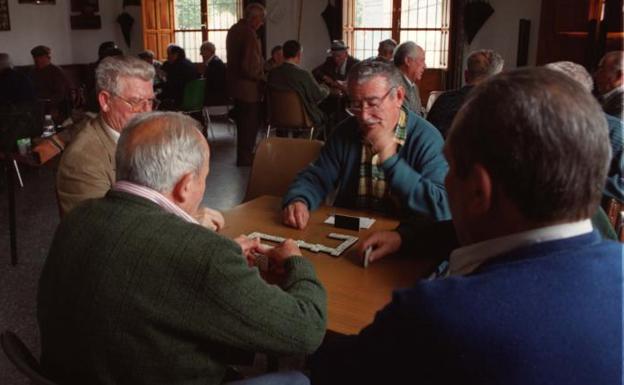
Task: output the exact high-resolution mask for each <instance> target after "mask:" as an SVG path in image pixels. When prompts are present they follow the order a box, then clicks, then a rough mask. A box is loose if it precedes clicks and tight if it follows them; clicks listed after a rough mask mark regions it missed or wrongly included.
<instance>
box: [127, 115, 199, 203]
mask: <svg viewBox="0 0 624 385" xmlns="http://www.w3.org/2000/svg"><path fill="white" fill-rule="evenodd" d="M208 158H209V149H208V144H207V143H206V139H204V137H203V136H202V134H201V131H200V129H199V124H198V123H197V121H196V120H195V119H193V118H190V117H188V116H186V115H183V114H180V113H175V112H152V113H146V114H141V115H138V116H136V117H135V118H133V119H132V120H131V121H130V122H129V123H128V125H127V126H126V128H125V129H124V130H123V132H122V134H121V136H120V138H119V142H118V144H117V152H116V154H115V160H116V163H117V166H116V167H117V171H116V173H117V180H126V181H129V182H133V183H136V184H139V185H141V186H146V187H149V188H151V189H153V190H156V191H158V192H160V193H163V194H166V193H170V192H171V191H172V190H173V189H174V187H175V185H176V184H177V183H178V182H179V181H180V179H181V178H182V177H183V176H184V175H186V174H189V173H192V174H194V175H199V174H200V171H201V170H202V167H203V166H204V165H205V166H206V167H207V165H208Z"/></svg>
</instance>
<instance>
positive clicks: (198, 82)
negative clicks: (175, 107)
mask: <svg viewBox="0 0 624 385" xmlns="http://www.w3.org/2000/svg"><path fill="white" fill-rule="evenodd" d="M205 92H206V79H195V80H191V81H190V82H188V83H186V86H185V87H184V97H183V98H182V111H183V112H186V113H193V112H201V110H202V108H204V93H205Z"/></svg>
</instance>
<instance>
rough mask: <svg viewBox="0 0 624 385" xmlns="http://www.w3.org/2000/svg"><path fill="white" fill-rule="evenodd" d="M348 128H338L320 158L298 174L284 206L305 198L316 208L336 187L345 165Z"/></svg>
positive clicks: (310, 206)
mask: <svg viewBox="0 0 624 385" xmlns="http://www.w3.org/2000/svg"><path fill="white" fill-rule="evenodd" d="M343 129H344V130H343ZM347 130H348V128H347V127H342V126H339V127H338V128H336V130H335V133H334V134H333V135H332V136H331V137H330V138H329V140H328V141H327V142H326V143H325V145H324V146H323V148H322V149H321V152H320V154H319V157H318V159H317V160H316V161H314V162H313V163H312V164H311V165H309V166H308V167H306V168H305V169H303V171H301V172H300V173H299V174H297V176H296V177H295V180H294V181H293V182H292V183H291V185H290V186H289V187H288V191H287V192H286V195H284V198H283V199H282V206H287V205H288V204H290V203H291V202H292V201H294V200H303V201H305V202H306V203H307V205H308V208H309V209H310V210H316V209H317V208H318V207H319V205H320V204H321V202H322V201H323V200H324V199H325V197H326V196H327V194H329V193H330V192H331V191H333V190H334V189H335V188H336V185H337V183H338V180H339V177H340V174H341V170H342V168H343V167H344V165H343V164H342V163H343V162H341V153H343V152H344V147H345V146H347V145H348V143H347V141H346V139H345V131H347Z"/></svg>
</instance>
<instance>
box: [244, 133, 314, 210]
mask: <svg viewBox="0 0 624 385" xmlns="http://www.w3.org/2000/svg"><path fill="white" fill-rule="evenodd" d="M321 147H323V142H321V141H319V140H307V139H293V138H276V137H271V138H267V139H264V140H263V141H262V142H260V144H259V145H258V149H257V150H256V156H255V158H254V162H253V165H252V166H251V173H250V174H249V183H248V184H247V191H246V193H245V199H244V200H243V201H244V202H246V201H249V200H252V199H254V198H257V197H259V196H261V195H275V196H283V195H284V194H285V193H286V191H288V186H289V185H290V183H291V182H292V181H293V179H294V178H295V176H296V175H297V173H298V172H299V171H301V170H302V169H303V168H304V167H306V166H307V165H308V164H310V163H311V162H312V161H314V160H315V159H316V158H317V157H318V154H319V152H320V151H321Z"/></svg>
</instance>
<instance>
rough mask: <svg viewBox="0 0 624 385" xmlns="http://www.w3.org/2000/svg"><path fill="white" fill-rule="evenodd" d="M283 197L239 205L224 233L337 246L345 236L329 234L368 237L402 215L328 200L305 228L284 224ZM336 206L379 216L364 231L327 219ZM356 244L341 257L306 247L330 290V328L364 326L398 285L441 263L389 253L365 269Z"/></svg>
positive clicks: (346, 329) (353, 330) (352, 329)
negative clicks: (337, 235) (330, 203)
mask: <svg viewBox="0 0 624 385" xmlns="http://www.w3.org/2000/svg"><path fill="white" fill-rule="evenodd" d="M280 202H281V198H278V197H273V196H262V197H259V198H257V199H254V200H252V201H249V202H246V203H243V204H241V205H239V206H236V207H234V208H233V209H231V210H229V211H227V212H225V213H224V216H225V223H226V225H225V227H224V228H223V229H222V230H221V233H222V234H223V235H225V236H228V237H232V238H233V237H236V236H238V235H241V234H250V233H252V232H254V231H258V232H262V233H265V234H271V235H277V236H280V237H285V238H292V239H295V240H297V239H301V240H305V241H307V242H310V243H321V244H324V245H327V246H330V247H335V246H336V245H338V244H340V243H341V241H340V240H335V239H331V238H328V237H327V235H328V234H329V233H332V232H334V233H341V234H349V235H354V236H357V237H359V238H360V240H362V239H364V238H366V236H367V235H368V234H370V233H372V232H374V231H379V230H391V229H394V228H395V227H396V226H397V224H398V222H397V221H396V220H393V219H389V218H384V217H380V216H378V215H377V214H373V213H370V212H363V211H353V210H346V209H340V208H331V207H326V206H324V207H321V208H319V209H318V210H316V211H314V212H313V213H312V215H311V218H310V222H309V223H308V226H307V227H306V229H305V230H297V229H293V228H290V227H286V226H285V225H283V224H282V214H281V209H280V207H281V205H280ZM334 210H335V211H336V212H337V213H338V214H345V215H359V216H368V217H374V218H375V219H376V221H375V224H374V225H373V226H372V227H371V228H370V229H367V230H360V231H359V232H358V231H352V230H346V229H340V228H336V227H334V226H332V225H328V224H325V223H323V221H325V219H326V218H327V216H328V215H330V214H331V213H332V212H333V211H334ZM264 242H265V243H270V242H266V241H264ZM356 247H357V244H356V245H354V246H352V247H351V248H349V249H348V250H347V251H345V252H344V253H343V254H342V255H341V256H340V257H332V256H330V255H328V254H325V253H313V252H311V251H308V250H302V253H303V255H304V256H305V257H307V258H308V259H309V260H310V261H311V262H312V263H313V264H314V267H315V269H316V273H317V275H318V277H319V279H320V280H321V282H322V283H323V286H325V289H326V290H327V296H328V312H329V320H328V321H329V322H328V329H329V330H331V331H334V332H338V333H344V334H353V333H357V332H359V331H360V330H361V329H362V328H363V327H364V326H366V325H368V324H369V323H371V322H372V320H373V318H374V316H375V313H376V312H377V311H378V310H379V309H381V308H382V307H383V306H384V305H385V304H387V303H388V302H389V301H390V299H391V295H392V291H393V290H394V289H396V288H401V287H409V286H411V285H412V284H413V283H414V282H416V281H417V280H418V279H419V278H421V277H424V276H425V275H427V274H429V272H431V271H432V270H433V268H434V266H435V261H433V260H427V259H419V258H417V256H411V257H409V258H408V257H392V258H385V259H382V260H379V261H376V262H375V263H372V264H371V265H369V266H368V268H366V269H365V268H363V267H362V264H361V259H360V258H359V256H357V255H356V253H355V250H356Z"/></svg>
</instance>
